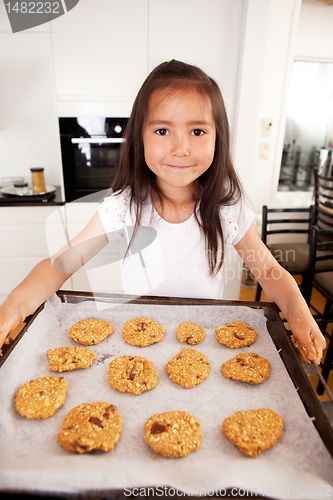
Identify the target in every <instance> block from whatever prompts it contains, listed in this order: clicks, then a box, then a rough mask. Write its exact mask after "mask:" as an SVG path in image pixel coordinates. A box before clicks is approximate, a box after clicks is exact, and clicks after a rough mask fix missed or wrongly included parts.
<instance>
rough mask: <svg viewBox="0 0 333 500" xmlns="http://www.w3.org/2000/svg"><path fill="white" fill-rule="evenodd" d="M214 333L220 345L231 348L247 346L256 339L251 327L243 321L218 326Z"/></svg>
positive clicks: (256, 335) (256, 336)
mask: <svg viewBox="0 0 333 500" xmlns="http://www.w3.org/2000/svg"><path fill="white" fill-rule="evenodd" d="M215 332H216V338H217V340H218V341H219V342H220V344H224V345H226V346H228V347H232V348H234V347H236V348H238V347H246V346H249V345H251V344H253V342H254V341H255V340H256V339H257V338H258V334H257V333H256V332H255V331H254V328H253V326H249V325H247V324H246V323H243V321H234V322H233V323H230V324H229V325H224V326H220V328H218V329H217V330H215Z"/></svg>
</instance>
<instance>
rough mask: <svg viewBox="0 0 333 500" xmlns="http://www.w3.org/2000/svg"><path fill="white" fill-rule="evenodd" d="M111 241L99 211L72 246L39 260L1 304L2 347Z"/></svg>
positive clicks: (0, 330) (0, 328) (0, 337)
mask: <svg viewBox="0 0 333 500" xmlns="http://www.w3.org/2000/svg"><path fill="white" fill-rule="evenodd" d="M107 243H108V238H107V236H106V234H105V231H104V229H103V226H102V223H101V220H100V217H99V215H98V213H96V214H95V215H94V216H93V217H92V219H91V220H90V222H89V223H88V224H87V226H86V227H85V228H84V229H83V231H81V232H80V233H79V234H78V235H77V236H76V237H75V238H73V240H72V241H71V242H70V243H69V244H68V245H66V246H65V247H64V248H62V249H61V250H60V251H59V252H58V253H57V254H56V255H54V256H53V257H51V258H48V259H45V260H42V261H41V262H39V263H38V264H37V265H36V266H35V267H34V268H33V269H32V271H31V272H30V273H29V274H28V276H27V277H26V278H25V279H24V280H23V281H22V282H21V283H20V284H19V285H18V286H17V287H16V288H14V290H12V292H11V293H10V294H9V295H8V297H7V298H6V300H5V301H4V303H3V304H2V305H1V306H0V348H1V346H2V345H3V344H4V343H5V340H6V337H7V335H8V334H10V332H11V331H12V330H13V329H14V328H16V326H17V325H19V324H20V323H21V322H22V321H23V320H24V319H25V318H26V317H27V316H29V315H30V314H32V313H34V312H35V310H36V309H37V308H38V307H39V306H40V305H41V304H42V303H43V302H45V300H47V299H48V298H49V297H51V295H53V294H54V293H55V292H56V291H57V290H59V288H60V287H61V286H62V285H63V284H64V283H65V281H66V280H67V279H68V278H70V277H71V276H72V274H73V273H74V272H75V271H76V270H77V269H79V268H80V267H82V266H83V265H84V264H85V263H86V262H88V260H89V259H91V258H92V257H93V256H94V255H96V254H97V253H98V252H99V251H100V250H102V248H103V247H105V245H106V244H107Z"/></svg>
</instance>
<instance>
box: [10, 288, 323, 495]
mask: <svg viewBox="0 0 333 500" xmlns="http://www.w3.org/2000/svg"><path fill="white" fill-rule="evenodd" d="M57 295H58V296H59V298H60V299H61V301H62V302H65V303H71V304H75V303H79V302H82V301H94V300H98V301H102V302H117V303H119V302H120V303H121V302H122V301H123V302H124V303H127V304H128V303H133V304H155V305H169V306H170V305H175V306H177V305H178V306H180V305H198V306H199V305H200V306H202V305H209V306H216V307H221V306H233V307H240V306H245V307H250V308H253V309H261V310H262V311H263V313H264V315H265V317H266V319H267V330H268V332H269V334H270V336H271V338H272V340H273V342H274V344H275V347H276V349H277V351H278V353H279V355H280V357H281V359H282V362H283V364H284V365H285V367H286V369H287V371H288V373H289V376H290V378H291V380H292V382H293V384H294V386H295V388H296V391H295V394H298V396H299V397H300V399H301V401H302V403H303V405H304V407H305V410H306V412H307V414H308V415H309V417H310V418H311V419H312V422H313V424H314V426H315V428H316V429H317V431H318V433H319V435H320V437H321V439H322V441H323V443H324V445H325V446H326V448H327V450H328V452H329V453H330V455H331V456H332V458H333V418H332V411H331V408H330V407H329V406H327V407H326V406H325V405H323V404H322V403H321V402H320V400H319V398H318V395H317V393H316V390H315V388H314V386H313V384H312V382H311V380H310V377H309V375H310V374H313V375H316V376H317V377H318V379H319V380H320V381H321V382H322V383H323V385H324V388H325V390H326V393H327V394H328V396H329V397H330V400H331V401H330V404H331V405H332V404H333V396H332V394H331V392H330V390H329V388H328V386H327V384H326V382H325V380H324V379H323V377H322V375H321V373H320V371H319V369H318V367H317V366H316V365H315V364H314V363H309V364H306V363H303V362H302V361H301V360H300V359H299V357H298V354H297V351H296V349H295V348H294V346H293V344H292V342H291V338H290V332H289V331H288V330H286V328H285V326H284V323H283V321H282V320H281V317H280V314H279V313H280V310H279V309H278V307H277V306H276V305H275V304H274V303H271V302H248V301H230V300H210V299H185V298H174V297H170V298H169V297H152V296H142V297H137V296H135V297H134V296H130V295H119V294H104V293H100V294H96V293H94V294H92V293H90V292H75V291H64V290H60V291H58V292H57ZM43 308H44V304H42V305H41V306H40V307H39V308H38V309H37V310H36V312H35V313H34V314H32V315H31V316H29V317H27V318H26V320H25V321H26V325H25V327H24V328H23V329H22V331H21V332H20V333H19V335H18V336H17V337H16V339H15V340H14V341H13V343H12V344H10V345H4V346H3V348H2V351H3V356H2V357H1V358H0V367H1V365H2V364H3V363H4V362H5V361H6V360H7V359H8V357H9V356H10V353H11V352H12V351H13V349H14V348H15V346H16V345H17V343H18V342H19V341H20V339H21V338H22V337H23V335H24V334H25V333H26V331H27V330H28V328H29V326H30V325H31V323H32V322H33V321H34V320H35V318H36V317H37V316H38V314H39V313H40V312H41V311H42V310H43ZM228 492H229V491H228V490H227V492H226V496H232V498H236V499H237V498H247V496H246V494H243V493H244V492H243V491H242V492H241V494H240V495H239V496H237V495H236V496H235V494H234V493H235V492H233V491H231V490H230V492H229V494H228ZM26 493H27V492H1V485H0V499H2V498H3V499H4V500H5V499H7V498H8V500H16V498H17V499H19V498H22V496H23V497H27V498H28V499H32V498H36V499H37V498H39V499H41V498H42V497H43V495H44V496H45V497H46V496H47V497H48V498H52V497H53V498H55V499H56V498H70V499H73V498H77V499H80V498H85V499H87V498H89V499H91V500H92V499H96V500H97V499H125V498H128V496H124V492H123V491H112V492H111V491H104V490H98V492H97V491H96V492H92V491H89V492H85V491H80V492H76V493H75V494H73V493H69V492H67V493H65V492H63V493H59V492H58V493H53V494H52V493H51V492H39V491H36V492H30V494H26ZM158 496H159V498H162V499H163V498H166V497H163V496H161V495H158ZM130 498H131V497H130ZM168 498H169V497H168ZM192 498H196V497H192ZM211 498H215V496H213V497H211ZM256 498H264V497H261V496H257V497H256Z"/></svg>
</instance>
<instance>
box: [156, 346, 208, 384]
mask: <svg viewBox="0 0 333 500" xmlns="http://www.w3.org/2000/svg"><path fill="white" fill-rule="evenodd" d="M166 371H167V372H168V373H169V375H170V378H171V380H172V381H173V382H175V383H176V384H179V385H182V386H183V387H185V388H186V389H190V388H191V387H194V386H195V385H198V384H201V382H203V381H204V380H205V378H207V377H208V374H209V372H210V365H209V362H208V359H207V357H206V356H205V355H204V354H203V353H202V352H199V351H196V350H195V349H191V348H185V347H182V350H181V351H180V352H179V353H178V354H177V356H175V357H174V358H172V359H170V361H168V363H167V365H166Z"/></svg>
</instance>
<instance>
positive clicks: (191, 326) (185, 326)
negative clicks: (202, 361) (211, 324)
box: [176, 321, 206, 345]
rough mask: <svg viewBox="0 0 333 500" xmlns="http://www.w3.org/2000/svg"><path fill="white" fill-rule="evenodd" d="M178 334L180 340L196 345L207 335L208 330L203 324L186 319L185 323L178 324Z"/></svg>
mask: <svg viewBox="0 0 333 500" xmlns="http://www.w3.org/2000/svg"><path fill="white" fill-rule="evenodd" d="M176 335H177V339H178V340H179V342H186V343H187V344H189V345H196V344H199V343H200V342H201V341H202V340H203V339H204V338H205V337H206V332H205V329H204V327H203V326H200V325H196V324H195V323H191V322H189V321H185V323H181V324H180V325H178V328H177V332H176Z"/></svg>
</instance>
